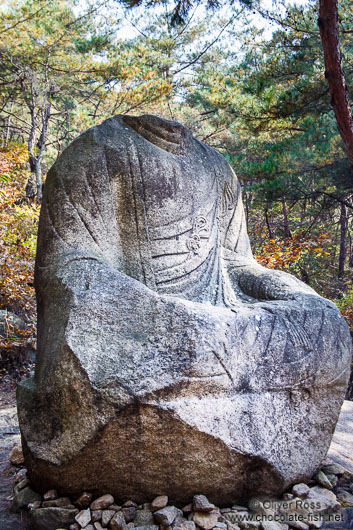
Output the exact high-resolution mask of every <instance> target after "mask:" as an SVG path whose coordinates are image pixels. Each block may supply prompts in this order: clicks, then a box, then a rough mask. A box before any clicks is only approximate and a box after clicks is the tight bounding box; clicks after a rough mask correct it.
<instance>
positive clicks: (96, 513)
mask: <svg viewBox="0 0 353 530" xmlns="http://www.w3.org/2000/svg"><path fill="white" fill-rule="evenodd" d="M102 513H103V510H92V511H91V518H92V523H95V522H96V521H100V520H101V519H102Z"/></svg>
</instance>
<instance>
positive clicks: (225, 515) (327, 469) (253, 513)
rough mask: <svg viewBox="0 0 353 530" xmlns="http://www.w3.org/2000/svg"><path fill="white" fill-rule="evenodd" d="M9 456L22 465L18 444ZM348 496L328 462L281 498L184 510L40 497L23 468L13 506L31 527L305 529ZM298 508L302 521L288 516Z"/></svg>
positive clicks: (346, 479) (343, 477) (350, 485)
mask: <svg viewBox="0 0 353 530" xmlns="http://www.w3.org/2000/svg"><path fill="white" fill-rule="evenodd" d="M10 460H11V461H12V463H14V465H16V466H18V465H20V464H21V463H23V458H22V459H21V452H20V448H19V447H15V448H14V449H13V452H12V453H11V455H10ZM352 494H353V477H352V475H350V474H349V473H347V472H346V471H345V469H344V468H343V467H342V466H340V465H338V464H335V463H333V462H331V461H329V460H325V461H324V462H323V463H322V465H321V467H320V469H319V470H318V471H317V473H316V474H315V475H314V477H313V479H312V480H311V481H309V483H308V484H304V483H302V484H296V485H295V486H293V487H292V489H291V491H289V492H286V493H284V494H283V495H282V497H281V498H278V499H271V500H268V499H266V498H265V497H263V498H259V497H258V498H252V499H250V501H249V503H248V506H239V505H234V506H232V507H229V508H218V507H217V506H215V505H214V504H212V503H211V502H209V500H208V499H207V498H206V497H205V496H204V495H201V494H200V495H195V496H194V497H193V500H192V502H191V503H190V504H188V505H187V506H184V507H183V508H178V507H176V506H172V505H170V504H169V499H168V497H167V496H166V495H159V496H158V497H156V498H155V499H154V500H153V501H152V503H145V504H141V505H137V504H136V503H135V502H133V501H132V500H129V501H127V502H125V503H124V504H122V505H119V504H117V503H116V502H115V499H114V498H113V496H112V495H110V494H109V493H107V494H105V495H102V496H100V497H98V498H94V497H93V495H92V493H89V492H83V493H82V494H81V495H80V496H79V498H77V499H73V500H72V499H70V498H68V497H60V496H59V495H58V493H57V491H55V490H50V491H47V492H46V493H45V494H44V495H43V496H42V495H40V494H39V493H37V492H36V491H34V489H33V488H32V487H31V484H30V481H29V480H28V477H27V471H26V469H25V468H22V469H19V470H18V471H17V473H16V475H15V487H14V500H13V506H14V508H15V509H17V510H20V509H26V510H28V511H29V512H30V518H31V524H32V526H33V528H34V529H35V530H82V529H84V530H104V529H107V530H128V529H130V528H131V529H132V528H133V529H136V530H243V529H244V530H255V529H256V530H290V529H294V530H309V529H311V528H314V529H315V528H320V527H321V526H322V524H323V518H322V517H321V518H320V517H319V516H317V518H316V519H315V517H314V516H313V514H314V515H315V513H316V514H319V515H320V514H321V516H322V514H329V513H338V512H339V513H341V511H342V509H344V508H349V507H351V508H353V495H352ZM312 506H316V511H315V510H314V511H313V508H312ZM298 511H299V512H300V513H301V514H302V520H301V521H297V520H292V517H294V514H296V513H298ZM343 511H344V510H343ZM352 515H353V514H352ZM260 516H263V517H262V519H261V517H260ZM279 516H281V517H282V516H283V517H282V519H278V517H279ZM256 517H257V518H256ZM276 517H277V519H276Z"/></svg>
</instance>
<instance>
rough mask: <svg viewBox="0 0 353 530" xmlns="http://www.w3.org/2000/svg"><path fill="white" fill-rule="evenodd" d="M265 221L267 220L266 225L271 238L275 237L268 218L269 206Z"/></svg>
mask: <svg viewBox="0 0 353 530" xmlns="http://www.w3.org/2000/svg"><path fill="white" fill-rule="evenodd" d="M265 221H266V226H267V230H268V236H269V238H270V239H273V234H272V229H271V225H270V221H269V218H268V207H267V206H266V208H265Z"/></svg>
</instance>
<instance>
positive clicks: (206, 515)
mask: <svg viewBox="0 0 353 530" xmlns="http://www.w3.org/2000/svg"><path fill="white" fill-rule="evenodd" d="M218 517H219V513H218V512H195V513H194V517H193V519H194V523H195V524H196V525H197V526H199V527H200V528H202V529H203V530H211V528H213V527H214V526H215V525H216V523H217V521H218Z"/></svg>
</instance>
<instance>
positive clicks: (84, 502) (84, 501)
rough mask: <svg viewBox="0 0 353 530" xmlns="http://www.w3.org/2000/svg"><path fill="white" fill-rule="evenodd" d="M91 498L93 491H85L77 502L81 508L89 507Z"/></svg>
mask: <svg viewBox="0 0 353 530" xmlns="http://www.w3.org/2000/svg"><path fill="white" fill-rule="evenodd" d="M91 500H92V493H89V492H87V491H84V492H83V493H82V495H80V496H79V498H78V499H77V501H76V502H75V504H76V505H77V506H78V507H79V508H87V507H88V506H89V505H90V502H91Z"/></svg>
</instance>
